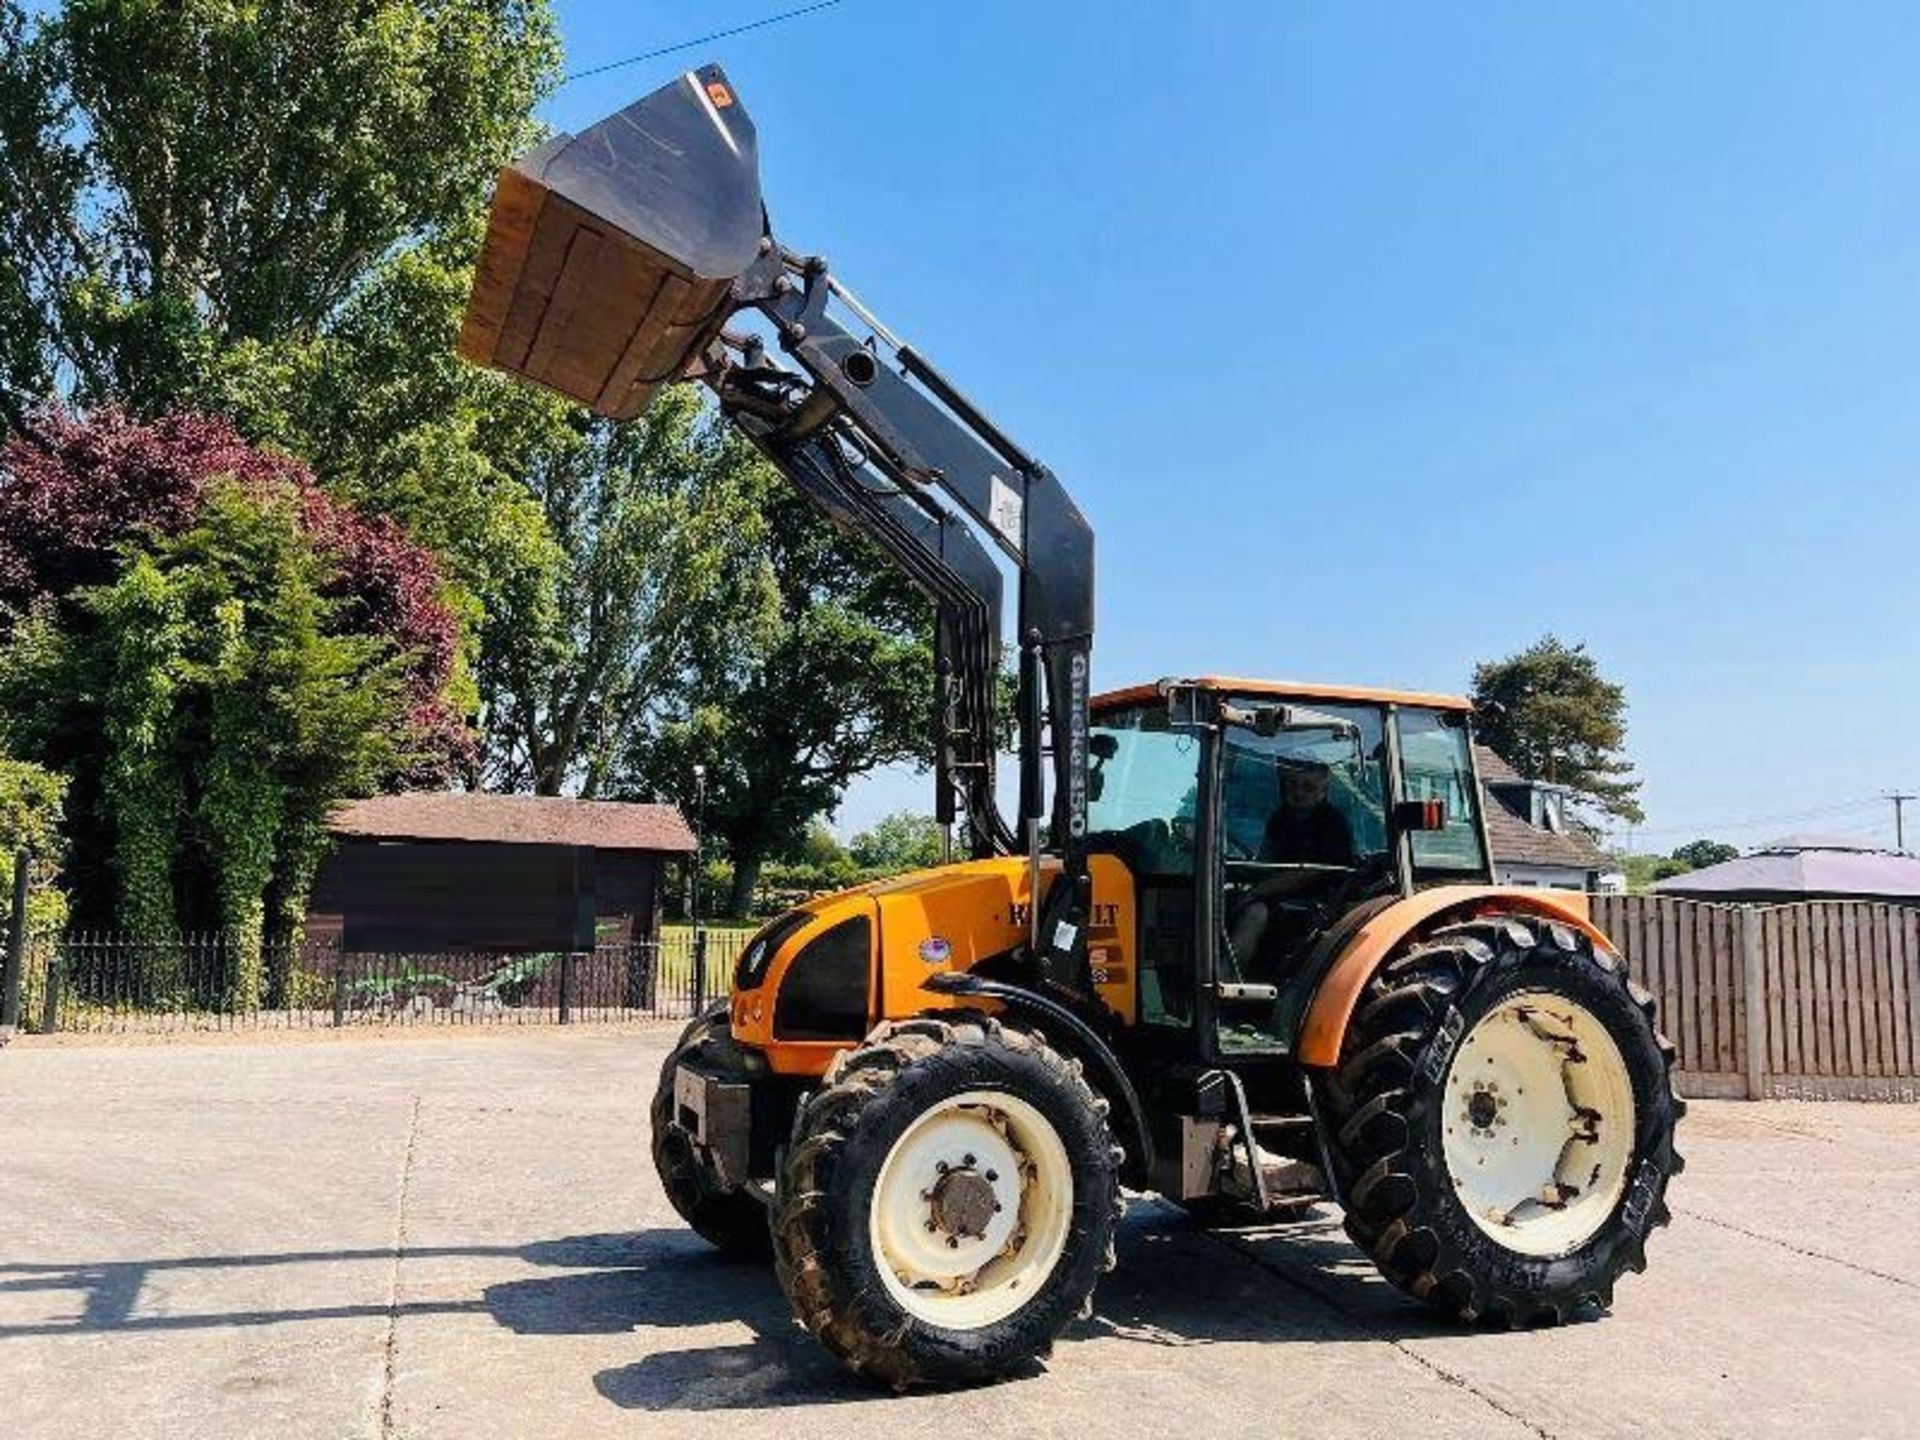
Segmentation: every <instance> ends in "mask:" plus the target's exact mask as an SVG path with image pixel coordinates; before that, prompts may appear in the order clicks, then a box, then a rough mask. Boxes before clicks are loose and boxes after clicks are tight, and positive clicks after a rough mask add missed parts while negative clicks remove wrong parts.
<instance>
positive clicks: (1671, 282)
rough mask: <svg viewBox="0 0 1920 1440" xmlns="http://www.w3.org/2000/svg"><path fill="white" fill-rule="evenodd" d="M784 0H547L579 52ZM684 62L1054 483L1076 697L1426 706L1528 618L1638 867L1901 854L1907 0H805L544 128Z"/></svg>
mask: <svg viewBox="0 0 1920 1440" xmlns="http://www.w3.org/2000/svg"><path fill="white" fill-rule="evenodd" d="M792 3H793V0H725V3H703V4H699V5H687V4H666V3H657V0H645V3H634V0H618V3H615V0H558V6H559V13H560V17H561V23H562V27H563V30H564V32H565V36H566V41H567V49H568V61H569V68H584V67H586V66H590V65H593V64H597V63H600V62H603V61H606V60H609V59H615V58H619V57H621V56H625V55H630V54H634V53H636V52H638V51H643V50H647V49H651V48H653V47H655V46H659V45H665V44H670V43H672V42H674V41H678V40H683V39H689V38H692V37H694V36H696V35H699V34H702V33H705V32H708V31H711V30H717V29H721V28H724V27H726V26H728V25H733V24H739V23H742V22H745V21H749V20H752V19H756V18H758V17H760V16H763V15H766V14H768V13H771V12H774V11H777V10H780V9H785V8H790V6H791V4H792ZM709 58H711V59H717V60H719V61H720V62H721V63H722V64H724V65H725V66H726V67H727V68H728V71H729V73H730V74H731V75H732V77H733V79H734V82H735V84H736V87H737V88H738V90H739V92H740V94H741V96H742V98H743V99H744V101H745V103H746V104H747V106H748V107H749V109H750V110H751V112H752V114H753V116H754V118H755V120H756V122H757V124H758V126H759V131H760V140H761V155H762V169H763V178H764V184H765V189H766V193H767V197H768V203H769V205H770V207H771V209H772V213H773V217H774V223H775V228H776V230H777V232H778V233H779V234H780V235H781V237H782V238H783V239H784V240H785V241H786V242H787V243H789V244H791V245H795V246H797V247H801V248H806V249H813V250H819V251H823V252H825V253H826V254H828V255H829V256H830V257H831V258H832V259H833V261H834V264H835V268H836V270H837V271H838V272H839V273H840V274H841V275H842V276H843V277H844V278H845V279H847V281H848V282H849V283H850V284H851V285H852V286H853V287H854V288H855V289H856V290H858V291H859V292H860V294H861V296H862V298H864V299H865V300H867V301H868V303H869V304H871V305H873V306H874V308H875V309H876V310H877V311H878V312H879V313H880V314H881V315H882V316H883V317H884V318H885V319H887V320H888V322H889V323H890V325H891V326H892V328H893V329H895V330H896V331H899V332H900V333H902V334H904V335H906V336H907V337H908V338H910V339H911V340H913V341H914V342H915V343H916V344H917V345H919V346H920V348H922V349H924V350H925V351H927V352H928V353H929V354H931V355H932V356H934V357H935V358H936V360H937V361H938V363H940V364H941V365H942V367H943V368H944V369H945V370H946V371H947V372H948V373H949V374H950V375H952V376H954V377H955V378H956V379H958V380H959V382H960V383H961V384H962V385H963V386H965V387H966V388H967V389H969V390H970V391H971V392H972V393H973V394H974V395H975V396H976V397H977V398H978V399H979V400H981V401H982V402H983V403H984V404H985V405H986V407H987V408H988V409H989V410H990V411H991V412H993V413H994V414H995V415H997V416H998V417H999V418H1000V419H1001V420H1002V421H1003V422H1004V424H1005V425H1006V427H1007V428H1008V429H1009V430H1011V431H1012V433H1014V434H1015V435H1017V436H1018V437H1020V438H1021V440H1022V441H1023V442H1024V443H1025V444H1026V445H1027V446H1028V447H1029V448H1030V449H1032V450H1033V451H1034V452H1035V453H1037V454H1039V455H1040V456H1042V457H1043V458H1044V459H1046V460H1047V461H1048V462H1049V463H1050V464H1051V465H1052V466H1053V467H1054V469H1055V470H1056V471H1057V472H1058V473H1059V474H1060V475H1061V476H1062V477H1063V478H1064V479H1065V481H1066V482H1067V484H1068V485H1069V486H1071V487H1072V489H1073V491H1074V493H1075V495H1076V496H1077V498H1078V499H1079V501H1080V503H1081V506H1082V508H1083V509H1084V510H1086V512H1087V513H1088V515H1089V517H1090V518H1091V520H1092V521H1093V524H1094V527H1095V530H1096V533H1097V534H1098V537H1099V545H1100V580H1101V589H1100V630H1099V634H1098V639H1097V643H1096V651H1095V671H1096V680H1097V681H1098V682H1100V683H1101V684H1102V685H1106V684H1119V683H1124V682H1128V681H1132V680H1137V679H1149V678H1153V677H1156V676H1159V675H1162V674H1168V673H1174V672H1181V671H1185V672H1193V671H1199V670H1208V669H1217V670H1226V671H1230V672H1236V673H1246V674H1263V675H1275V676H1287V677H1294V678H1305V679H1324V680H1350V681H1354V682H1376V683H1392V684H1401V685H1408V686H1419V687H1429V688H1438V689H1448V690H1458V689H1461V688H1464V686H1465V685H1466V683H1467V676H1468V674H1469V672H1470V670H1471V669H1472V666H1473V664H1474V662H1475V661H1476V660H1478V659H1483V658H1488V657H1493V656H1498V655H1501V654H1505V653H1507V652H1509V651H1511V650H1513V649H1516V648H1518V647H1520V646H1522V645H1525V644H1526V643H1528V642H1529V641H1531V640H1533V639H1534V638H1536V637H1537V636H1539V635H1540V634H1541V633H1542V632H1544V631H1547V630H1553V631H1556V632H1557V633H1559V634H1560V635H1562V636H1563V637H1566V638H1569V639H1577V640H1583V641H1585V642H1587V643H1588V644H1589V645H1590V647H1591V648H1592V650H1593V652H1594V653H1595V654H1596V655H1597V656H1598V657H1599V659H1600V661H1601V663H1602V665H1603V666H1604V667H1605V669H1606V670H1607V671H1608V672H1609V673H1610V674H1611V675H1613V676H1614V677H1615V678H1618V679H1619V680H1621V681H1623V682H1624V683H1625V684H1626V686H1627V688H1628V695H1629V699H1630V701H1631V705H1632V710H1631V715H1630V722H1631V733H1630V736H1629V750H1630V755H1631V758H1632V759H1633V760H1634V762H1635V763H1636V764H1637V766H1638V767H1639V771H1640V773H1641V775H1642V777H1643V778H1644V780H1645V782H1646V788H1645V791H1644V800H1645V803H1646V808H1647V810H1648V812H1649V814H1648V822H1647V825H1646V827H1645V828H1644V829H1643V831H1642V832H1641V834H1640V835H1639V837H1638V841H1639V848H1660V849H1668V848H1671V847H1672V846H1673V845H1674V844H1677V843H1680V842H1681V841H1684V840H1687V839H1690V838H1693V836H1694V835H1695V834H1713V835H1718V836H1721V837H1723V838H1726V839H1730V840H1733V841H1735V842H1737V843H1743V844H1753V843H1757V842H1759V841H1762V840H1765V839H1768V838H1771V837H1772V836H1774V835H1777V834H1780V833H1785V832H1787V831H1792V830H1807V829H1816V830H1823V831H1828V832H1832V831H1854V832H1856V833H1859V834H1861V835H1862V836H1865V837H1868V838H1880V839H1890V838H1891V831H1892V826H1891V807H1890V806H1887V805H1885V804H1884V803H1881V804H1878V805H1874V804H1870V803H1868V802H1869V801H1870V800H1871V798H1872V797H1873V796H1875V795H1876V794H1878V793H1880V792H1882V791H1884V790H1887V789H1889V788H1891V787H1895V786H1899V787H1901V788H1920V741H1917V740H1916V736H1917V735H1920V729H1917V728H1916V723H1915V716H1916V715H1917V714H1920V667H1917V666H1916V661H1917V660H1920V653H1917V652H1920V629H1917V628H1916V621H1920V563H1917V562H1920V541H1917V539H1916V537H1917V536H1920V485H1916V483H1915V477H1916V474H1917V473H1920V403H1916V402H1920V364H1917V363H1916V362H1917V361H1920V353H1917V345H1920V143H1917V142H1920V85H1916V84H1915V83H1914V73H1915V62H1916V59H1917V58H1920V7H1915V6H1913V5H1911V4H1899V3H1887V4H1876V3H1867V0H1861V3H1853V4H1848V5H1845V6H1809V5H1790V4H1772V3H1760V0H1746V3H1741V4H1709V3H1698V0H1692V3H1688V4H1686V5H1673V4H1631V5H1629V4H1612V5H1594V6H1564V5H1554V6H1543V5H1538V4H1520V3H1510V4H1495V3H1483V4H1476V5H1472V6H1467V5H1454V6H1441V5H1430V6H1423V7H1413V6H1399V5H1387V4H1334V3H1320V4H1306V3H1288V4H1272V3H1267V4H1228V3H1211V4H1200V3H1191V4H1173V3H1166V4H1112V3H1108V4H1092V3H1053V4H1033V3H1025V4H1011V3H1002V0H974V3H968V4H931V3H919V0H912V3H908V0H843V3H841V4H839V5H838V6H836V7H835V8H833V9H829V10H825V11H822V12H820V13H818V14H814V15H810V16H806V17H804V18H801V19H798V20H794V21H791V22H788V23H785V24H782V25H777V26H772V27H769V28H766V29H763V30H760V31H757V32H755V33H752V34H749V35H743V36H739V37H736V38H733V39H728V40H723V41H719V42H716V43H714V44H712V45H710V46H707V47H703V48H702V49H701V50H697V51H692V52H687V53H685V54H682V55H677V56H672V57H667V58H662V59H657V60H652V61H648V62H645V63H643V64H639V65H635V66H632V67H629V68H627V69H624V70H619V71H615V72H613V73H611V74H607V75H602V76H597V77H593V78H590V79H585V80H581V81H578V82H575V83H572V84H569V85H567V86H565V87H564V88H563V89H561V91H560V92H559V93H558V95H557V96H556V97H555V98H554V100H553V101H552V102H551V103H550V104H549V105H548V106H547V107H546V115H547V118H549V119H550V120H551V121H553V122H554V123H556V124H558V125H560V126H562V127H567V128H575V127H578V126H581V125H584V124H586V123H589V122H591V121H592V120H594V119H596V118H598V117H599V116H600V115H602V114H604V113H606V112H608V111H610V110H612V109H615V108H617V107H618V106H620V105H621V104H623V103H625V102H626V101H628V100H630V99H632V98H634V97H635V96H637V95H639V94H641V93H643V92H645V91H646V90H648V89H651V88H653V87H654V86H656V85H658V84H661V83H663V82H664V81H666V80H667V79H669V78H671V76H673V75H674V74H676V73H678V71H679V70H681V69H683V68H685V67H686V66H687V65H689V64H692V63H697V62H698V61H702V60H705V59H709ZM928 790H929V786H928V783H927V782H926V781H925V780H924V779H916V778H914V777H912V776H910V775H889V776H884V777H879V778H876V779H874V780H871V781H868V782H865V783H863V784H862V785H861V786H860V787H859V788H858V789H857V790H856V792H855V793H854V794H852V795H851V796H850V797H849V799H848V802H847V804H846V806H845V807H843V810H842V812H841V814H840V816H839V817H838V820H837V822H836V828H839V829H841V830H842V831H849V830H851V829H855V828H858V827H859V826H860V825H862V824H864V823H866V822H868V821H870V820H871V819H873V818H874V817H875V816H877V815H878V814H880V813H883V812H884V811H886V810H888V809H893V808H899V807H901V806H911V807H924V806H925V805H926V803H927V794H928ZM1854 802H1857V803H1854ZM1849 804H1851V808H1846V809H1840V808H1838V807H1841V806H1845V805H1849ZM1811 811H1828V812H1830V813H1825V814H1819V815H1809V814H1806V813H1805V812H1811ZM1908 815H1909V819H1910V820H1913V819H1914V818H1915V811H1914V809H1913V808H1911V807H1910V808H1909V811H1908ZM1776 817H1778V818H1776ZM1732 821H1740V822H1743V823H1740V824H1732V823H1726V822H1732ZM1917 834H1920V824H1916V825H1915V826H1914V827H1913V828H1912V829H1910V833H1909V837H1908V838H1909V842H1910V844H1920V840H1916V835H1917Z"/></svg>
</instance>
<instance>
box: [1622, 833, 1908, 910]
mask: <svg viewBox="0 0 1920 1440" xmlns="http://www.w3.org/2000/svg"><path fill="white" fill-rule="evenodd" d="M1653 888H1654V889H1655V890H1657V891H1659V892H1660V893H1661V894H1662V895H1697V896H1701V897H1704V898H1708V899H1713V898H1723V897H1727V896H1733V895H1767V896H1776V895H1777V896H1780V897H1782V898H1786V899H1792V898H1795V897H1798V896H1824V897H1835V896H1852V897H1857V898H1860V899H1864V900H1909V901H1911V900H1920V859H1916V858H1915V857H1913V856H1911V855H1900V854H1896V853H1895V852H1893V851H1891V850H1879V849H1875V848H1874V847H1872V846H1869V845H1865V844H1863V843H1861V842H1860V841H1859V840H1855V839H1848V838H1846V837H1844V836H1819V835H1795V836H1790V837H1788V838H1787V839H1784V840H1776V841H1775V842H1773V844H1771V845H1766V846H1762V847H1761V848H1760V849H1758V850H1756V851H1754V852H1753V853H1752V854H1751V855H1742V856H1741V857H1740V858H1739V859H1737V860H1727V861H1723V862H1722V863H1720V864H1718V865H1709V866H1707V867H1706V868H1705V869H1702V870H1689V871H1688V872H1687V873H1686V874H1684V875H1674V876H1670V877H1669V878H1667V879H1665V880H1661V881H1658V882H1656V883H1655V885H1654V887H1653Z"/></svg>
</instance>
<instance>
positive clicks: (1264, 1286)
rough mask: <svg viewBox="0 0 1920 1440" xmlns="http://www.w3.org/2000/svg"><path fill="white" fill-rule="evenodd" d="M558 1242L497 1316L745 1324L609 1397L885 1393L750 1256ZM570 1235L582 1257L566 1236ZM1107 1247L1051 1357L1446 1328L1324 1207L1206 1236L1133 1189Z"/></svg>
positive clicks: (726, 1401)
mask: <svg viewBox="0 0 1920 1440" xmlns="http://www.w3.org/2000/svg"><path fill="white" fill-rule="evenodd" d="M559 1244H560V1246H561V1247H562V1249H563V1251H565V1252H566V1253H568V1255H569V1260H568V1262H567V1263H568V1265H569V1267H570V1268H571V1270H572V1273H568V1274H561V1275H554V1276H550V1277H540V1278H536V1279H530V1280H520V1281H514V1282H511V1283H509V1284H505V1285H499V1286H494V1287H492V1288H490V1289H489V1290H488V1292H487V1308H488V1309H489V1310H490V1311H491V1312H492V1314H493V1315H494V1317H495V1318H496V1319H497V1320H499V1321H500V1322H501V1323H502V1324H505V1325H508V1326H509V1327H511V1328H513V1329H515V1330H519V1331H522V1332H524V1333H534V1334H556V1333H563V1334H580V1333H606V1332H617V1331H620V1330H627V1329H634V1330H641V1329H648V1328H658V1327H698V1326H705V1325H712V1324H716V1323H721V1322H727V1321H732V1322H738V1323H741V1324H744V1325H746V1326H747V1327H748V1329H750V1330H751V1331H752V1332H753V1335H754V1338H753V1339H752V1340H751V1341H749V1342H747V1343H744V1344H726V1345H717V1346H699V1347H689V1348H682V1349H662V1350H655V1351H652V1352H650V1353H649V1354H647V1355H645V1356H644V1357H643V1358H641V1359H640V1360H637V1361H635V1362H634V1363H633V1364H631V1365H623V1366H619V1367H616V1368H613V1369H609V1370H603V1371H601V1372H600V1373H599V1374H598V1375H596V1376H595V1377H594V1387H595V1389H597V1390H598V1391H599V1392H600V1393H601V1394H602V1395H603V1396H605V1397H606V1398H607V1399H608V1400H610V1401H612V1402H613V1403H614V1404H616V1405H620V1406H622V1407H625V1408H629V1409H639V1410H713V1409H766V1408H777V1407H782V1406H791V1405H818V1404H823V1403H824V1404H833V1403H844V1402H848V1401H860V1400H870V1399H876V1398H883V1397H884V1394H885V1392H883V1391H881V1390H879V1389H877V1388H875V1387H873V1386H872V1385H871V1384H869V1383H867V1382H863V1381H860V1380H858V1379H856V1378H854V1377H852V1376H850V1375H848V1374H846V1372H844V1371H843V1370H841V1369H840V1367H839V1366H838V1365H837V1364H836V1363H835V1362H834V1361H833V1360H832V1359H831V1358H830V1357H829V1356H828V1355H827V1354H826V1352H825V1351H824V1350H822V1349H821V1348H820V1347H819V1346H818V1345H816V1344H815V1343H814V1342H813V1341H812V1340H811V1339H810V1338H809V1337H808V1336H806V1335H805V1334H804V1333H803V1332H802V1331H801V1330H800V1329H799V1328H798V1327H797V1326H796V1325H795V1324H794V1323H793V1321H792V1319H791V1316H790V1314H789V1311H788V1309H787V1304H786V1300H785V1298H784V1297H783V1296H782V1295H781V1294H780V1291H779V1287H778V1286H777V1284H776V1283H775V1281H774V1277H773V1275H772V1273H771V1270H770V1269H769V1268H768V1267H766V1266H764V1265H754V1264H740V1263H737V1262H730V1261H727V1260H725V1259H723V1258H721V1257H720V1256H719V1255H717V1254H716V1253H715V1252H714V1251H712V1250H711V1249H709V1248H707V1247H706V1246H705V1245H704V1244H702V1243H701V1242H700V1241H699V1240H697V1239H695V1238H694V1237H693V1236H691V1235H690V1234H688V1233H686V1232H684V1231H677V1230H652V1231H646V1232H643V1233H640V1234H635V1235H630V1236H624V1237H623V1236H599V1237H589V1238H587V1239H585V1240H577V1241H563V1242H559ZM581 1245H585V1246H587V1247H588V1253H587V1254H583V1253H581V1252H579V1251H577V1250H575V1249H574V1248H573V1247H578V1246H581ZM1118 1252H1119V1266H1118V1268H1117V1270H1116V1271H1115V1272H1114V1273H1113V1274H1112V1275H1109V1276H1108V1277H1106V1279H1105V1281H1104V1282H1103V1283H1102V1284H1101V1287H1100V1291H1099V1295H1098V1303H1097V1306H1096V1308H1095V1311H1094V1314H1093V1315H1092V1316H1091V1317H1090V1318H1089V1319H1087V1320H1085V1321H1082V1322H1079V1323H1077V1324H1075V1325H1073V1326H1070V1327H1069V1328H1068V1330H1067V1332H1066V1334H1065V1335H1064V1336H1063V1337H1062V1340H1061V1345H1060V1347H1058V1349H1057V1350H1056V1354H1059V1353H1061V1352H1065V1351H1070V1350H1071V1348H1072V1347H1073V1346H1074V1345H1075V1344H1079V1343H1086V1342H1089V1341H1099V1340H1108V1341H1114V1340H1117V1341H1120V1342H1122V1343H1126V1344H1137V1345H1145V1346H1154V1347H1167V1348H1187V1347H1193V1346H1201V1345H1211V1344H1219V1343H1262V1344H1286V1343H1289V1342H1296V1343H1297V1342H1309V1343H1315V1344H1323V1343H1329V1342H1332V1343H1342V1342H1347V1343H1351V1342H1376V1343H1377V1342H1382V1341H1398V1340H1407V1339H1415V1338H1419V1337H1422V1336H1427V1335H1436V1334H1445V1333H1453V1334H1458V1333H1459V1330H1458V1327H1456V1326H1451V1325H1449V1324H1448V1323H1447V1322H1445V1321H1443V1320H1441V1319H1440V1318H1438V1317H1436V1316H1429V1315H1428V1314H1427V1313H1426V1312H1425V1311H1424V1310H1422V1309H1421V1308H1419V1307H1418V1306H1417V1305H1415V1304H1414V1303H1413V1302H1412V1301H1410V1300H1409V1299H1407V1297H1405V1296H1404V1295H1401V1294H1400V1293H1399V1292H1398V1291H1396V1290H1394V1289H1393V1288H1392V1287H1391V1286H1389V1285H1387V1284H1386V1282H1385V1281H1383V1280H1381V1279H1380V1277H1379V1276H1378V1274H1377V1273H1376V1272H1375V1271H1374V1269H1373V1266H1372V1264H1371V1263H1370V1262H1369V1261H1368V1260H1367V1259H1366V1257H1365V1256H1363V1255H1361V1254H1360V1253H1359V1252H1358V1251H1357V1250H1355V1249H1354V1248H1353V1246H1352V1245H1351V1244H1349V1243H1348V1241H1347V1239H1346V1237H1345V1236H1344V1234H1343V1233H1342V1232H1341V1230H1340V1228H1339V1223H1338V1221H1337V1220H1335V1219H1332V1218H1330V1212H1322V1213H1318V1214H1315V1215H1313V1216H1311V1217H1309V1218H1308V1219H1305V1220H1302V1221H1297V1222H1293V1223H1289V1224H1285V1225H1274V1226H1262V1227H1252V1228H1247V1229H1244V1230H1237V1231H1232V1232H1224V1233H1206V1232H1202V1231H1199V1230H1196V1229H1195V1228H1194V1227H1193V1225H1192V1224H1191V1222H1189V1221H1188V1220H1187V1219H1186V1217H1185V1216H1184V1215H1183V1214H1181V1213H1180V1212H1179V1211H1177V1210H1175V1209H1173V1208H1172V1207H1170V1206H1167V1205H1163V1204H1160V1203H1158V1202H1154V1201H1137V1202H1135V1205H1134V1208H1133V1210H1132V1212H1131V1213H1130V1214H1129V1216H1128V1218H1127V1219H1126V1221H1125V1222H1123V1225H1122V1228H1121V1234H1120V1238H1119V1244H1118ZM589 1255H590V1256H591V1259H589ZM583 1261H585V1262H586V1263H584V1264H583V1263H582V1262H583ZM589 1266H592V1267H595V1268H588V1267H589ZM1042 1368H1043V1367H1042V1366H1040V1365H1034V1366H1032V1367H1031V1369H1030V1371H1029V1372H1027V1373H1028V1374H1038V1373H1040V1372H1041V1370H1042ZM1009 1378H1010V1379H1013V1380H1018V1379H1020V1378H1023V1377H1022V1376H1018V1375H1016V1376H1012V1377H1009Z"/></svg>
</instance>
